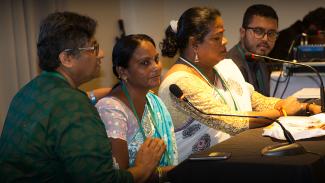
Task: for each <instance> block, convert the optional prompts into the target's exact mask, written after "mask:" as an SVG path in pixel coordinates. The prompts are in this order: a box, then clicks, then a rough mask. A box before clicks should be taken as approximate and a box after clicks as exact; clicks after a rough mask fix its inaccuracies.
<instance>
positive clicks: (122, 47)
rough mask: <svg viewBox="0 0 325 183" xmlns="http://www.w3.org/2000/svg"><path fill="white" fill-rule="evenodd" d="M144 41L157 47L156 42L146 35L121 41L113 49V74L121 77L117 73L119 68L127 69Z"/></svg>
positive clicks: (130, 36)
mask: <svg viewBox="0 0 325 183" xmlns="http://www.w3.org/2000/svg"><path fill="white" fill-rule="evenodd" d="M142 41H148V42H151V43H152V44H153V46H154V47H156V44H155V42H154V40H153V39H152V38H151V37H149V36H148V35H145V34H131V35H128V36H125V37H122V38H121V39H119V40H118V41H117V42H116V44H115V45H114V48H113V53H112V60H113V73H114V75H115V76H116V77H119V75H118V73H117V69H116V68H117V67H123V68H127V67H128V65H129V61H130V59H131V57H132V55H133V53H134V51H135V50H136V49H137V48H138V46H139V45H140V43H141V42H142Z"/></svg>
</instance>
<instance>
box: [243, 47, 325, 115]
mask: <svg viewBox="0 0 325 183" xmlns="http://www.w3.org/2000/svg"><path fill="white" fill-rule="evenodd" d="M245 57H246V59H247V60H248V61H259V60H258V59H261V58H263V61H264V62H266V63H267V62H268V61H270V60H271V61H274V62H279V63H286V64H291V65H297V66H303V67H307V68H309V69H310V70H312V71H313V72H314V73H316V75H317V77H318V79H319V81H320V87H319V90H320V91H319V93H320V102H321V110H322V112H325V91H324V84H323V80H322V77H321V76H320V74H319V72H318V71H317V70H316V69H315V68H314V67H312V66H310V65H307V64H303V63H297V61H296V60H293V61H288V60H282V59H276V58H271V57H268V56H263V55H258V54H253V53H246V54H245ZM265 59H267V60H268V61H267V60H265Z"/></svg>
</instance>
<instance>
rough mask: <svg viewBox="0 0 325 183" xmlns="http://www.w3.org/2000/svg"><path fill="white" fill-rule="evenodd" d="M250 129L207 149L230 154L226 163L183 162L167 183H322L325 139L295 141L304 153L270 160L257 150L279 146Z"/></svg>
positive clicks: (217, 161)
mask: <svg viewBox="0 0 325 183" xmlns="http://www.w3.org/2000/svg"><path fill="white" fill-rule="evenodd" d="M262 133H263V128H257V129H250V130H247V131H245V132H242V133H240V134H238V135H236V136H234V137H232V138H230V139H228V140H226V141H224V142H221V143H219V144H217V145H215V146H212V147H211V148H209V149H208V150H206V151H208V152H214V151H221V152H231V157H230V158H229V159H227V160H185V161H183V162H182V163H180V164H179V165H178V166H176V167H175V168H174V169H173V170H172V171H170V172H169V173H168V178H169V179H170V182H172V183H174V182H184V183H187V182H198V183H201V182H217V183H222V182H227V183H228V182H248V183H251V182H261V183H268V182H270V183H271V182H272V183H279V182H285V183H313V182H315V183H316V182H317V183H318V182H319V183H325V160H324V157H325V136H322V137H315V138H310V139H304V140H299V141H297V142H298V143H299V144H301V145H302V146H303V147H304V148H305V149H306V150H307V151H309V152H308V153H305V154H300V155H293V156H280V157H270V156H263V155H262V154H261V150H262V149H263V148H264V147H265V146H268V145H272V144H278V143H283V142H285V141H282V140H277V139H274V138H271V137H264V136H262Z"/></svg>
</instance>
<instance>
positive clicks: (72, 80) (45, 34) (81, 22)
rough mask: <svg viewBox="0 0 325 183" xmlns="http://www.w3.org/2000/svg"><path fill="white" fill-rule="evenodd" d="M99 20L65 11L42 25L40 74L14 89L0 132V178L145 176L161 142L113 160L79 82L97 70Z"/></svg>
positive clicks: (101, 125) (156, 158)
mask: <svg viewBox="0 0 325 183" xmlns="http://www.w3.org/2000/svg"><path fill="white" fill-rule="evenodd" d="M96 27H97V23H96V21H95V20H93V19H92V18H90V17H87V16H82V15H78V14H76V13H71V12H56V13H52V14H50V15H49V16H48V17H47V18H46V19H45V20H44V21H43V22H42V24H41V28H40V32H39V37H38V43H37V52H38V57H39V67H40V68H41V69H42V71H43V72H42V73H41V74H40V75H39V76H37V77H36V78H34V79H33V80H32V81H30V82H29V83H27V85H25V86H24V87H23V88H22V89H20V91H19V92H18V93H17V94H16V95H15V97H14V99H13V100H12V102H11V104H10V108H9V111H8V114H7V117H6V120H5V123H4V128H3V132H2V135H1V139H0V182H144V181H145V180H146V179H148V178H149V176H150V175H151V174H152V172H153V171H154V170H155V168H156V166H157V165H158V163H159V160H160V159H161V156H162V154H163V152H164V151H165V148H166V146H165V145H164V142H163V141H162V140H159V139H152V138H148V139H147V140H146V141H145V142H144V143H143V145H142V146H141V147H140V149H139V151H138V153H137V156H136V160H135V166H134V167H132V168H129V169H128V170H120V169H116V168H114V167H113V163H114V161H113V158H112V152H111V145H110V142H109V139H108V137H107V134H106V131H105V127H104V123H103V122H102V121H101V119H100V116H99V114H98V112H97V110H96V108H95V107H94V106H93V104H91V102H90V100H89V98H88V97H87V95H86V94H85V93H84V92H82V91H80V90H79V89H78V87H79V86H80V85H81V84H83V83H85V82H87V81H90V80H92V79H93V78H95V77H97V76H98V75H99V70H100V63H101V60H102V59H103V57H104V53H103V51H102V50H101V49H99V46H98V43H97V42H96V40H95V38H94V35H95V31H96Z"/></svg>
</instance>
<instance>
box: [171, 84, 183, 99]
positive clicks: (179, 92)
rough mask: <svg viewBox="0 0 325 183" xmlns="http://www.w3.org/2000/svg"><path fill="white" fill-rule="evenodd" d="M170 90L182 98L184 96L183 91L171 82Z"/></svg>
mask: <svg viewBox="0 0 325 183" xmlns="http://www.w3.org/2000/svg"><path fill="white" fill-rule="evenodd" d="M169 91H170V92H171V93H172V94H173V95H175V97H177V98H182V96H183V91H182V90H181V89H180V88H179V87H178V86H177V85H176V84H171V85H170V86H169Z"/></svg>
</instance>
